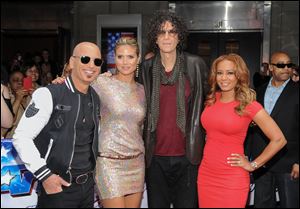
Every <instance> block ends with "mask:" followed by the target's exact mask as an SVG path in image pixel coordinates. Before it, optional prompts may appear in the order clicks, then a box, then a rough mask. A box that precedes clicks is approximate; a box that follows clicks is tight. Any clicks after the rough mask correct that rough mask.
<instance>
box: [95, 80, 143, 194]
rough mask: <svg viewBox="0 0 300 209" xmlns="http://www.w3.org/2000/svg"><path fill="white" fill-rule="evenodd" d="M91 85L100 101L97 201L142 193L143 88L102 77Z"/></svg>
mask: <svg viewBox="0 0 300 209" xmlns="http://www.w3.org/2000/svg"><path fill="white" fill-rule="evenodd" d="M92 86H93V87H94V89H95V90H96V92H97V93H98V95H99V97H100V102H101V108H100V115H101V120H100V129H101V130H100V135H99V153H100V157H98V160H97V167H96V183H97V186H98V190H99V193H100V199H111V198H114V197H120V196H124V195H128V194H133V193H136V192H142V191H143V188H144V178H145V162H144V153H145V148H144V142H143V139H142V124H143V121H144V117H145V112H146V101H145V93H144V87H143V85H141V84H138V83H136V84H129V83H126V82H123V81H119V80H117V79H116V78H115V77H105V76H102V75H100V76H98V78H97V80H96V81H95V82H94V83H93V84H92ZM120 158H121V159H120ZM123 158H124V159H123ZM128 158H130V159H128Z"/></svg>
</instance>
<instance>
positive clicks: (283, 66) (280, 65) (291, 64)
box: [271, 63, 294, 68]
mask: <svg viewBox="0 0 300 209" xmlns="http://www.w3.org/2000/svg"><path fill="white" fill-rule="evenodd" d="M271 65H274V66H276V67H277V68H285V67H288V68H291V67H293V66H294V64H293V63H289V64H282V63H277V64H273V63H272V64H271Z"/></svg>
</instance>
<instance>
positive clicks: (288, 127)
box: [249, 80, 299, 173]
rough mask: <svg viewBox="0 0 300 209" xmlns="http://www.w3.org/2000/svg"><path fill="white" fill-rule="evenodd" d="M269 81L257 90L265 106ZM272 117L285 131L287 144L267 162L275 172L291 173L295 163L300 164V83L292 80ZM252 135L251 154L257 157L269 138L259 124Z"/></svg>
mask: <svg viewBox="0 0 300 209" xmlns="http://www.w3.org/2000/svg"><path fill="white" fill-rule="evenodd" d="M267 86H268V83H266V84H264V85H263V86H261V88H259V89H258V90H257V92H256V93H257V101H258V102H259V103H260V104H262V105H263V106H264V97H265V92H266V89H267ZM271 117H272V118H273V119H274V120H275V122H276V123H277V125H278V126H279V128H280V129H281V131H282V132H283V134H284V136H285V138H286V140H287V145H286V146H285V147H284V148H283V149H282V150H280V151H279V152H278V153H277V154H276V155H275V156H274V157H273V158H272V159H271V160H270V161H269V162H267V164H266V165H265V166H266V168H268V169H270V171H273V172H279V173H289V172H291V169H292V165H293V164H294V163H298V164H299V84H298V83H295V82H293V81H292V80H290V81H289V82H288V83H287V85H286V86H285V88H284V89H283V91H282V93H281V95H280V96H279V98H278V100H277V102H276V104H275V106H274V108H273V110H272V112H271ZM251 132H252V134H251V135H250V138H249V140H250V143H251V146H250V154H251V155H252V158H253V159H255V158H256V157H257V156H258V155H259V154H260V153H261V152H262V151H263V149H264V148H265V147H266V146H267V144H268V143H269V139H268V138H267V137H266V136H265V135H264V134H263V132H262V131H261V130H260V129H259V127H258V126H255V127H254V128H253V130H252V131H251Z"/></svg>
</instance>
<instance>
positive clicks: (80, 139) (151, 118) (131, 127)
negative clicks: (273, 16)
mask: <svg viewBox="0 0 300 209" xmlns="http://www.w3.org/2000/svg"><path fill="white" fill-rule="evenodd" d="M148 26H149V27H148V29H149V32H148V41H149V47H150V49H151V53H149V56H148V55H147V58H144V59H143V58H142V57H141V54H140V46H139V45H138V43H137V41H136V40H135V39H134V38H130V37H122V38H120V39H119V40H118V41H117V42H116V45H115V49H114V52H115V63H116V74H113V75H111V74H109V73H105V74H100V73H101V66H102V64H103V59H102V56H101V50H100V48H99V46H97V45H96V44H94V43H91V42H81V43H79V44H77V45H76V46H75V48H74V50H73V53H72V56H71V57H70V59H69V61H68V63H66V65H65V66H64V69H63V73H62V74H61V73H58V72H59V71H58V70H57V69H54V68H55V67H52V66H53V65H51V64H50V61H49V56H48V61H47V62H44V63H43V64H42V65H38V64H37V63H40V62H35V63H34V62H33V63H32V64H28V65H22V67H21V66H19V64H20V63H19V64H18V62H14V64H13V65H12V68H11V71H10V75H9V79H8V80H9V82H8V83H9V85H8V89H5V88H6V87H5V85H2V84H1V113H4V114H1V136H4V137H9V138H13V140H12V141H13V145H14V147H15V148H16V150H17V152H18V154H19V156H20V158H21V159H22V161H23V162H24V163H25V165H26V167H27V169H28V170H29V171H31V172H32V173H33V174H34V176H35V177H36V179H37V180H38V182H39V183H38V189H37V192H38V203H37V206H38V207H48V208H65V207H73V208H77V207H88V208H92V207H93V203H94V185H96V188H97V189H96V190H97V193H98V194H99V197H100V200H101V204H102V206H103V207H105V208H116V207H118V208H138V207H140V204H141V199H142V195H143V191H144V183H146V187H147V197H148V206H149V207H150V208H153V207H154V208H156V207H160V208H169V207H171V206H172V207H174V208H196V207H201V208H208V207H231V208H232V207H233V208H235V207H246V205H247V199H248V194H249V190H250V175H253V176H254V182H255V198H254V206H255V207H274V204H276V197H275V190H276V189H278V192H279V199H280V206H281V207H299V83H298V82H297V79H294V77H296V75H295V74H296V73H297V68H296V67H295V65H294V64H293V63H292V62H291V59H290V57H289V55H288V54H287V53H285V52H275V53H273V54H272V56H271V59H270V63H265V64H264V65H263V66H264V70H265V71H268V73H269V75H270V78H269V79H264V80H263V81H262V82H261V81H258V82H257V86H255V91H254V90H253V89H251V88H250V73H249V69H248V67H247V65H246V63H245V61H244V60H243V58H242V57H241V56H239V55H237V54H226V55H221V56H220V57H218V58H217V59H216V60H214V62H213V63H212V65H211V68H210V70H209V68H208V66H207V65H206V64H205V62H204V60H203V59H202V58H201V57H199V56H196V55H192V54H189V53H187V52H185V51H184V46H185V41H186V39H187V32H188V30H187V26H186V24H185V23H184V21H183V19H182V18H181V17H179V16H177V15H175V14H174V13H170V12H166V11H159V12H157V13H156V14H155V15H154V16H153V17H152V19H151V20H150V22H149V25H148ZM48 53H49V52H48ZM46 54H47V53H46V52H45V55H46ZM48 55H49V54H48ZM46 57H47V56H46ZM17 60H18V57H17ZM45 63H48V64H45ZM43 66H44V67H43ZM17 68H20V69H17ZM1 72H2V70H1ZM49 72H50V73H51V76H47V73H49ZM56 75H59V76H61V77H58V78H56V79H55V80H54V81H52V80H53V78H55V77H56ZM26 77H30V87H29V88H28V87H26V85H25V81H24V78H26ZM41 77H43V79H41ZM50 81H51V82H53V83H52V84H50V85H48V84H49V82H50ZM5 92H6V93H5ZM2 115H3V117H4V119H2V118H3V117H2ZM246 139H247V140H246ZM245 140H246V146H244V145H245ZM244 147H246V149H245V150H244Z"/></svg>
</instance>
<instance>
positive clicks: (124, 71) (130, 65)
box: [115, 45, 139, 77]
mask: <svg viewBox="0 0 300 209" xmlns="http://www.w3.org/2000/svg"><path fill="white" fill-rule="evenodd" d="M115 62H116V67H117V69H118V73H119V74H121V75H123V76H128V75H131V76H132V77H134V73H135V70H136V67H137V64H138V62H139V57H138V54H137V48H136V46H130V45H120V46H118V47H117V48H116V50H115Z"/></svg>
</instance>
